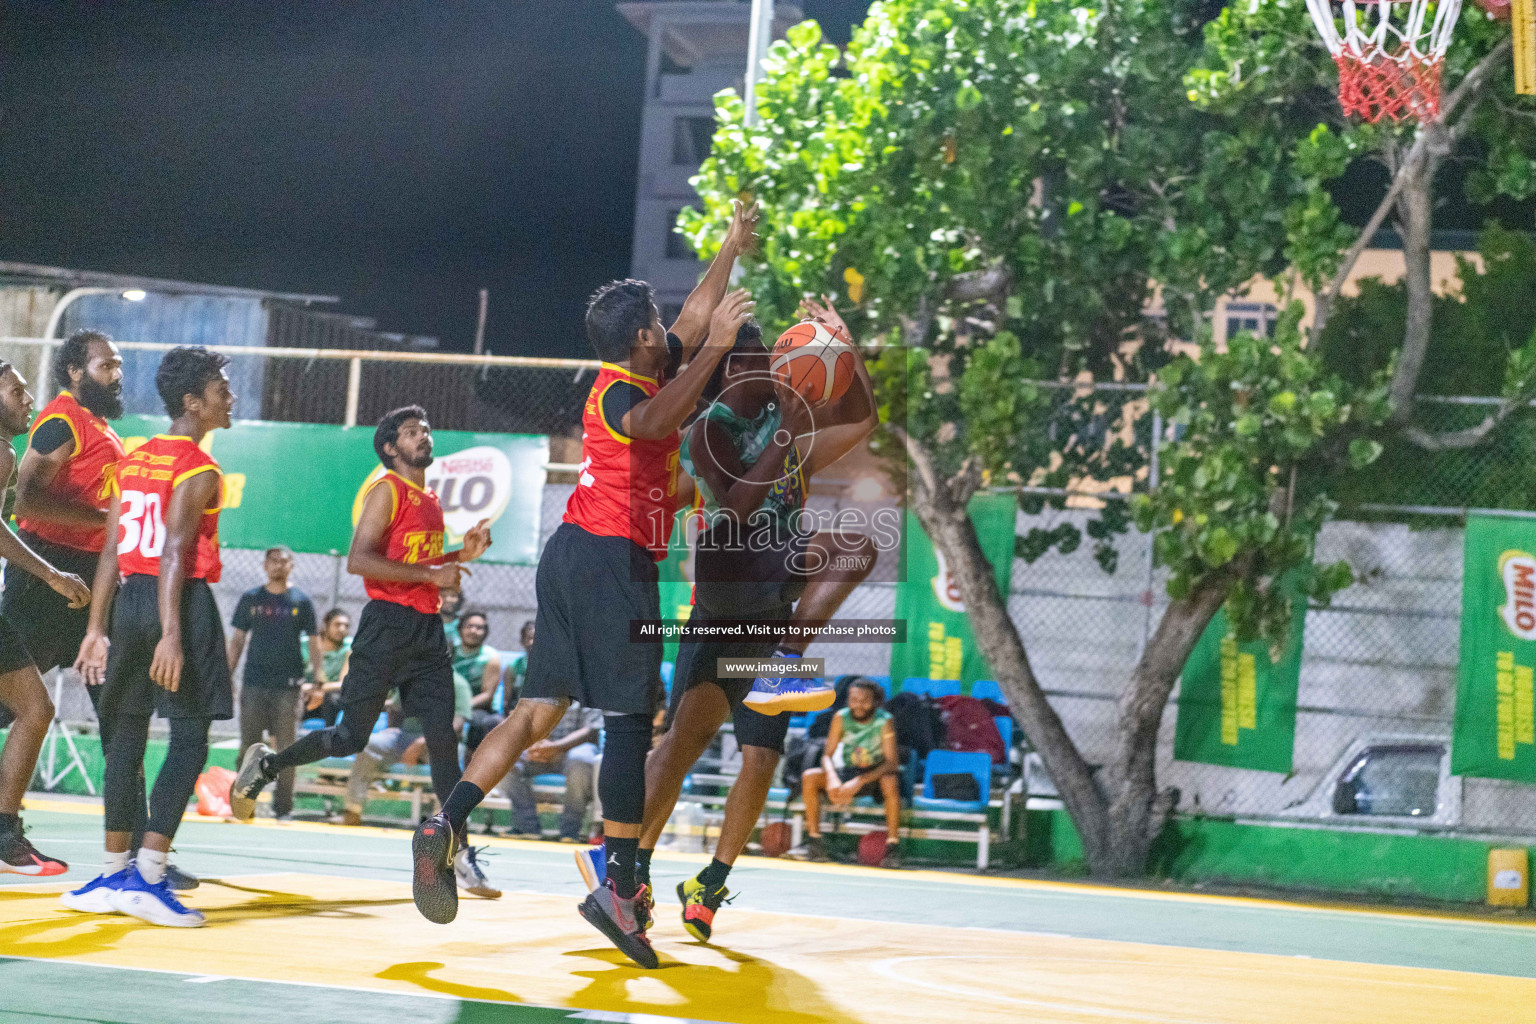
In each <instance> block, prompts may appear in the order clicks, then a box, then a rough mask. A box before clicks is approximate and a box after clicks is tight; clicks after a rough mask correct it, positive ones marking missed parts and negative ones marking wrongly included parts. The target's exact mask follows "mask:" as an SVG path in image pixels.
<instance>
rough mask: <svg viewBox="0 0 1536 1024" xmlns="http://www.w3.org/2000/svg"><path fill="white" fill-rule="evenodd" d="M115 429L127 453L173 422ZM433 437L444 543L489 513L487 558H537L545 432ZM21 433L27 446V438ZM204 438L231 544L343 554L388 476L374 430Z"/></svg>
mask: <svg viewBox="0 0 1536 1024" xmlns="http://www.w3.org/2000/svg"><path fill="white" fill-rule="evenodd" d="M112 426H113V429H115V430H116V431H117V433H118V435H119V436H121V437H122V439H123V443H124V445H126V446H127V448H128V449H129V450H130V451H131V450H133V449H134V448H136V447H138V446H139V445H140V444H142V443H143V442H144V441H145V440H147V439H148V438H149V437H152V436H154V435H155V434H160V433H164V432H165V431H166V429H167V428H168V427H169V424H168V423H167V422H166V420H165V419H164V417H158V416H124V417H123V418H122V419H119V420H114V421H113V423H112ZM432 437H433V441H434V444H435V449H434V451H435V454H436V456H437V457H436V459H435V461H434V462H433V463H432V465H431V466H430V467H428V469H427V484H428V486H430V487H431V488H432V489H433V490H434V491H436V492H437V495H438V497H439V498H440V499H441V500H442V503H443V520H444V525H445V527H446V532H447V537H446V538H445V543H446V544H447V545H448V546H449V547H455V546H457V545H458V544H459V543H460V542H461V540H462V538H463V536H464V532H465V531H466V530H468V529H469V528H470V527H472V526H474V525H475V523H477V522H479V521H480V520H481V519H489V520H491V550H490V551H488V552H487V553H486V555H485V557H484V559H483V560H484V561H487V562H503V563H510V564H513V565H533V564H535V563H536V562H537V561H538V553H539V510H540V507H541V504H542V498H543V490H544V478H545V470H544V465H545V463H547V462H548V461H549V439H548V438H547V437H544V436H542V435H530V434H478V433H471V432H467V431H458V430H438V431H434V432H433V434H432ZM17 440H18V442H19V445H20V446H21V447H24V446H25V444H26V438H25V437H22V438H18V439H17ZM203 444H204V447H205V448H206V449H207V450H208V451H209V453H210V454H212V455H213V457H214V458H215V459H218V460H219V466H220V468H222V469H223V471H224V511H223V512H222V513H221V514H220V516H219V540H220V542H221V543H222V544H223V545H224V546H225V547H230V548H266V547H272V546H274V545H277V544H286V545H288V547H290V548H292V549H293V550H295V551H305V552H313V553H321V554H325V553H330V552H333V551H334V552H344V551H346V550H347V548H348V546H349V545H350V544H351V542H352V526H353V523H354V522H356V517H357V515H358V513H359V512H360V511H361V509H362V494H363V488H364V486H365V485H366V484H367V483H368V482H370V481H371V480H373V479H376V478H377V477H378V476H379V475H380V474H382V473H383V469H382V467H380V466H379V460H378V456H376V455H375V454H374V451H373V428H372V427H351V428H348V427H337V426H330V425H325V424H316V423H269V422H266V421H261V420H237V421H236V422H235V424H234V426H233V427H231V428H230V429H228V430H215V431H212V432H211V433H210V434H209V435H208V437H207V438H205V439H204V442H203Z"/></svg>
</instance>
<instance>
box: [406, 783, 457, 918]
mask: <svg viewBox="0 0 1536 1024" xmlns="http://www.w3.org/2000/svg"><path fill="white" fill-rule="evenodd" d="M458 845H459V842H458V836H456V835H454V834H453V826H452V825H450V824H448V816H447V815H446V814H444V813H443V812H441V811H439V812H437V813H436V814H434V815H432V817H430V818H428V819H427V820H426V821H424V822H422V823H421V824H420V825H418V826H416V834H415V835H413V836H412V837H411V863H412V877H411V897H412V898H413V899H414V900H415V901H416V909H417V910H419V911H420V912H421V916H422V917H424V918H426V919H427V920H428V921H431V922H432V923H433V924H447V923H448V922H450V921H452V920H453V919H454V918H455V917H458V916H459V886H458V881H457V878H456V877H455V876H456V875H457V872H456V871H455V870H454V861H455V859H456V858H455V852H456V851H457V849H458Z"/></svg>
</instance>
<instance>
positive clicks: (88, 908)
mask: <svg viewBox="0 0 1536 1024" xmlns="http://www.w3.org/2000/svg"><path fill="white" fill-rule="evenodd" d="M127 880H128V869H127V868H123V870H121V871H119V872H117V873H116V874H115V875H97V876H96V877H95V878H93V879H91V880H90V881H89V882H86V883H85V884H84V885H82V886H81V887H80V888H78V889H74V890H71V891H70V892H66V893H65V894H64V895H62V896H60V897H59V902H60V903H62V904H64V906H66V907H68V908H69V909H70V910H78V911H79V912H80V913H82V914H115V913H117V908H116V907H114V906H113V905H112V894H113V893H115V892H116V891H117V890H118V889H119V888H121V887H122V884H123V883H124V882H126V881H127Z"/></svg>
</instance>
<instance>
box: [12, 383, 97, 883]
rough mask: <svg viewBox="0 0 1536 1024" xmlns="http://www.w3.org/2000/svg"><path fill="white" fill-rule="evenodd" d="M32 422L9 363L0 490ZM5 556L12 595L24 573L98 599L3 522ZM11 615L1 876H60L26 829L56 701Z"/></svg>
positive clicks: (68, 600) (75, 599) (72, 605)
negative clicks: (26, 801)
mask: <svg viewBox="0 0 1536 1024" xmlns="http://www.w3.org/2000/svg"><path fill="white" fill-rule="evenodd" d="M31 418H32V396H31V395H30V394H28V393H27V386H26V381H24V380H22V378H21V375H20V374H18V373H17V372H16V370H15V369H14V368H12V366H11V364H10V363H7V362H6V361H4V360H3V359H0V442H3V443H0V492H3V491H4V490H5V488H6V487H7V486H8V485H9V484H10V482H11V473H12V472H13V471H14V470H15V469H16V453H15V452H14V451H12V450H11V440H12V439H13V438H14V437H16V435H17V434H20V433H22V432H24V431H25V430H26V429H27V421H28V420H30V419H31ZM0 556H4V558H5V560H6V568H5V577H6V583H7V589H9V586H12V585H17V583H18V582H19V577H20V574H21V573H23V572H25V573H27V574H28V575H29V576H30V577H33V578H35V579H36V580H37V581H38V582H39V584H40V585H42V586H46V587H48V588H49V592H50V593H57V594H58V596H59V603H60V604H61V605H63V606H64V607H65V608H67V609H71V610H73V609H78V608H84V607H85V605H86V602H88V601H89V600H90V599H91V592H90V590H89V589H88V588H87V587H86V584H85V581H84V580H83V579H81V578H80V577H79V576H76V575H75V574H73V573H70V572H65V571H63V570H61V569H58V568H55V567H54V566H53V565H51V564H49V562H48V561H47V560H46V559H44V558H42V557H41V556H40V555H39V554H38V553H37V552H36V551H34V550H33V549H32V547H31V546H29V545H28V544H27V542H26V540H25V539H24V538H21V537H18V536H17V535H16V534H14V533H12V532H11V528H10V527H9V526H8V525H5V524H4V523H0ZM11 611H12V609H11V608H9V607H7V608H6V609H5V610H4V611H3V612H0V707H3V708H5V709H7V710H9V711H10V713H11V715H13V716H14V720H13V721H12V723H11V731H10V733H9V734H8V736H7V737H6V740H5V746H4V750H3V752H0V872H13V873H15V874H19V875H59V874H63V873H64V872H65V871H67V870H68V869H69V865H68V864H65V863H64V862H63V861H61V860H58V859H57V858H54V857H45V856H43V855H42V854H41V853H38V852H37V850H36V848H35V847H33V845H32V844H31V843H30V842H28V841H27V837H26V834H25V833H24V832H23V831H22V827H21V795H22V794H23V793H24V792H26V789H27V783H28V782H29V781H31V779H32V769H33V768H35V767H36V766H37V752H38V751H39V750H40V749H42V746H43V737H44V736H45V735H47V732H48V724H49V723H50V722H52V721H53V701H52V700H50V699H49V698H48V691H47V689H45V688H44V687H43V677H42V675H41V674H40V673H39V672H38V668H37V665H36V664H34V662H33V656H32V654H31V651H30V648H29V646H28V644H27V642H26V640H25V638H24V634H23V631H22V630H21V629H20V628H18V626H17V624H16V622H15V621H14V620H13V619H12V617H11Z"/></svg>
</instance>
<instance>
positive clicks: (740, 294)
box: [705, 288, 757, 348]
mask: <svg viewBox="0 0 1536 1024" xmlns="http://www.w3.org/2000/svg"><path fill="white" fill-rule="evenodd" d="M756 305H757V304H756V303H754V302H753V301H752V293H751V292H749V291H747V290H746V289H745V288H738V289H736V290H735V291H733V292H729V293H727V294H726V296H725V298H723V299H721V300H720V305H718V306H716V307H715V311H714V313H713V314H711V316H710V318H709V340H708V341H707V342H706V343H705V344H706V345H707V346H709V347H710V348H730V347H732V346H733V345H735V344H736V332H737V330H739V329H740V327H741V325H742V324H744V323H746V322H747V321H748V320H750V319H751V318H752V310H753V309H755V308H756Z"/></svg>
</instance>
